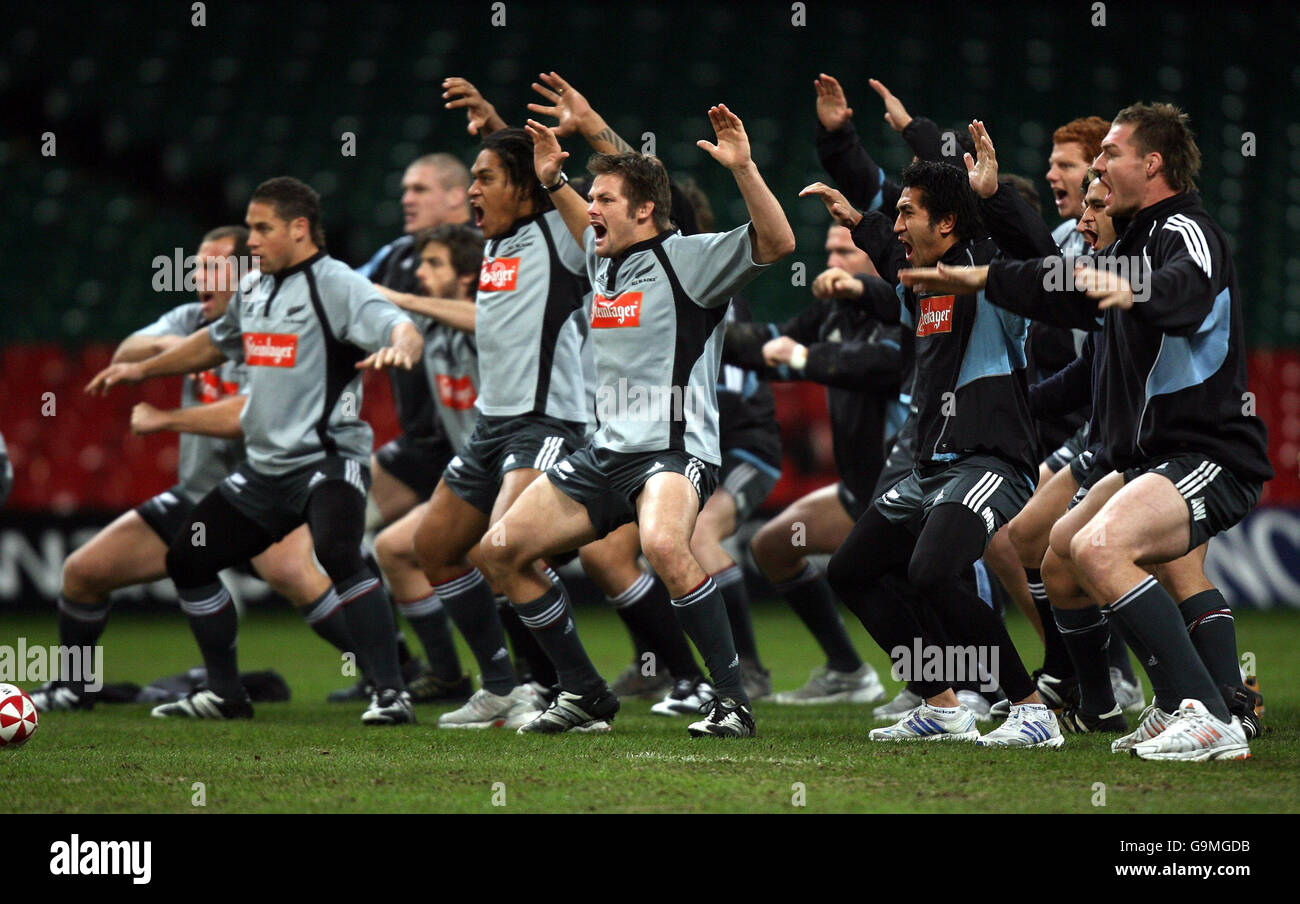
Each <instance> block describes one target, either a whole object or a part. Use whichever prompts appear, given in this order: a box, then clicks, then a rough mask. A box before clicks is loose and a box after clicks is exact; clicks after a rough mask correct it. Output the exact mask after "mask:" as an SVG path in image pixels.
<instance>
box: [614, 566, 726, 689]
mask: <svg viewBox="0 0 1300 904" xmlns="http://www.w3.org/2000/svg"><path fill="white" fill-rule="evenodd" d="M608 599H609V602H610V604H611V605H613V606H614V611H616V612H617V613H618V617H619V618H621V619H622V620H623V624H625V625H627V628H628V630H629V631H630V632H632V636H633V638H637V637H641V638H642V639H643V641H644V643H645V649H643V650H638V651H637V661H638V663H639V664H640V665H641V667H642V674H645V668H644V667H645V665H646V664H647V660H646V659H645V658H644V655H645V654H646V653H650V654H651V655H652V656H653V657H654V659H653V660H650V661H649V662H648V664H649V665H650V666H651V669H650V674H651V675H657V674H658V672H659V668H660V667H661V666H662V667H663V668H665V669H667V670H668V672H669V674H671V675H672V677H673V679H674V680H676V681H681V680H682V679H690V680H692V681H693V680H695V679H697V678H701V677H703V675H701V673H700V667H699V666H698V665H696V663H695V654H694V653H692V652H691V646H690V644H689V643H687V642H686V635H685V634H683V633H682V626H681V624H679V623H678V620H677V617H676V615H675V614H674V613H673V607H672V605H671V604H670V603H669V601H668V588H667V587H665V586H664V583H663V581H661V580H659V578H657V577H655V576H654V575H653V574H648V573H646V572H642V573H641V577H639V578H637V579H636V580H635V581H634V582H633V583H632V586H631V587H629V588H627V589H626V590H624V591H623V592H622V593H620V594H619V595H618V596H616V597H610V598H608ZM638 646H640V643H638Z"/></svg>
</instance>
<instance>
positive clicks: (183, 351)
mask: <svg viewBox="0 0 1300 904" xmlns="http://www.w3.org/2000/svg"><path fill="white" fill-rule="evenodd" d="M224 360H226V356H225V355H224V354H223V353H222V351H221V349H219V348H218V347H217V346H216V344H215V343H214V342H213V341H212V337H211V336H210V335H209V334H208V328H207V327H206V326H205V327H201V328H199V329H197V330H195V331H194V332H193V333H191V334H190V335H188V336H186V337H185V338H184V339H182V340H181V341H180V342H178V343H176V344H175V345H173V346H172V347H171V348H169V349H167V350H166V351H164V352H161V353H159V354H157V355H154V356H153V357H151V358H146V359H145V360H143V361H131V362H121V363H118V364H110V365H109V366H108V367H106V368H104V369H103V370H101V371H100V372H99V373H97V374H95V376H94V377H92V378H91V380H90V382H89V383H87V384H86V392H88V393H90V394H91V395H103V394H105V393H106V392H108V390H109V389H111V388H112V387H114V386H116V385H117V384H118V383H139V382H141V381H142V380H148V379H150V378H151V377H169V376H172V375H174V374H188V373H193V372H194V371H197V370H207V369H208V368H210V367H216V366H217V365H218V364H220V363H221V362H222V361H224Z"/></svg>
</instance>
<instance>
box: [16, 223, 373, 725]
mask: <svg viewBox="0 0 1300 904" xmlns="http://www.w3.org/2000/svg"><path fill="white" fill-rule="evenodd" d="M251 259H252V258H251V256H250V254H249V251H248V230H247V229H246V228H245V227H243V226H222V227H218V228H216V229H213V230H211V231H210V232H208V233H207V234H206V235H205V236H204V237H203V239H202V241H201V242H200V243H199V248H198V251H197V252H196V254H195V257H194V261H195V270H194V284H195V291H196V293H197V295H198V301H195V302H189V303H187V304H183V305H180V306H178V307H176V308H173V309H172V310H170V311H168V312H167V313H166V314H164V315H163V316H162V317H160V318H159V319H158V320H157V321H155V322H154V323H152V324H150V325H149V326H146V327H143V328H142V329H139V330H137V331H136V332H134V333H132V334H131V335H130V336H129V337H127V338H126V339H125V340H123V341H122V343H121V345H119V346H118V347H117V350H116V351H115V352H114V353H113V359H112V360H113V361H114V362H129V361H140V360H143V359H145V358H148V357H151V356H152V355H155V354H157V353H158V352H160V351H163V350H165V349H167V348H170V347H171V346H173V345H175V344H177V343H179V342H180V341H181V340H182V339H184V338H185V337H186V336H189V335H190V334H191V333H193V332H194V331H195V330H197V329H199V328H201V327H203V326H204V325H205V324H209V323H212V322H214V321H216V320H217V319H219V318H220V317H221V316H222V315H223V314H225V312H226V307H227V305H228V304H229V303H230V298H231V296H233V295H234V294H235V288H236V285H237V283H238V280H239V262H241V261H244V262H248V261H251ZM246 383H247V379H246V371H245V367H244V365H243V364H241V363H238V362H235V361H226V362H225V363H223V364H222V365H221V366H220V367H219V368H215V369H212V370H205V371H202V372H200V373H197V374H194V375H192V376H190V377H187V378H186V379H185V380H184V382H183V383H182V384H181V405H180V408H178V409H176V410H173V411H160V410H159V409H157V408H155V407H154V406H152V405H150V404H149V403H148V402H140V403H138V404H136V406H135V407H134V408H133V409H132V411H131V429H132V431H133V432H135V433H137V434H145V433H155V432H158V431H160V430H172V431H176V432H177V433H179V434H180V440H179V443H178V446H179V455H178V459H177V466H176V472H177V473H176V478H177V482H176V485H175V486H173V487H171V488H170V489H168V490H166V491H164V492H162V493H159V494H158V495H157V496H154V497H153V498H152V499H149V500H147V501H146V502H144V503H142V504H141V505H139V506H137V507H136V508H135V509H132V510H131V511H129V512H126V513H125V514H123V515H121V516H120V517H118V518H117V519H116V520H115V521H113V523H111V524H109V525H108V526H107V527H105V528H104V529H103V530H101V531H100V532H99V533H97V534H96V535H95V536H94V537H92V538H91V539H90V540H88V541H87V542H86V543H85V544H84V545H82V546H80V547H78V548H77V549H76V550H75V551H74V552H73V553H72V555H70V556H68V559H67V561H65V562H64V563H63V584H62V587H61V589H60V592H59V601H58V613H59V643H60V644H62V645H64V646H68V647H74V646H76V647H80V646H90V645H94V644H96V643H98V642H99V638H100V637H101V636H102V634H103V632H104V628H105V627H106V626H107V623H108V616H109V612H110V610H111V604H110V602H109V598H108V597H109V594H110V593H112V592H113V591H114V590H118V589H120V588H122V587H130V586H133V585H135V584H144V583H148V582H150V581H156V580H160V579H161V578H164V577H166V576H167V565H166V555H167V548H168V546H170V545H171V542H172V541H173V540H174V539H175V537H176V535H177V533H178V532H179V531H180V530H181V529H182V528H183V527H184V526H185V525H186V524H188V523H189V515H190V513H191V511H192V510H193V508H194V504H195V503H196V502H197V501H198V500H199V499H202V498H203V497H204V496H205V495H206V494H207V493H208V491H209V490H211V489H212V488H213V487H214V486H216V485H217V484H218V483H219V482H220V481H221V480H222V479H224V478H225V477H226V475H228V474H229V473H230V472H231V471H233V470H234V469H235V467H236V466H237V465H238V464H239V461H240V459H241V458H242V457H243V443H242V441H241V440H242V437H243V433H242V431H241V430H240V426H239V414H240V411H241V410H242V409H243V407H244V403H245V402H246V401H247V398H246V396H245V394H244V393H245V392H246V389H247V386H246ZM252 565H253V568H254V570H255V571H256V573H257V574H258V575H259V576H260V577H262V578H263V579H264V580H265V581H266V582H267V583H268V584H270V585H271V587H272V589H274V590H275V591H276V592H277V593H279V594H280V595H281V596H283V597H285V598H286V599H287V600H289V602H290V603H292V604H293V605H294V607H295V608H297V609H298V611H299V612H300V613H301V614H302V615H303V617H304V618H305V619H306V620H307V623H308V624H310V625H311V627H312V629H313V630H315V631H316V633H317V634H319V635H320V636H321V637H323V638H324V639H325V640H327V641H328V642H330V643H331V644H333V645H334V647H335V648H336V649H338V650H340V651H341V652H344V653H347V652H351V651H352V650H353V644H352V640H351V636H350V634H349V633H348V629H347V625H346V623H345V622H344V619H343V613H342V612H341V611H340V610H339V609H338V605H337V601H335V600H332V599H331V598H330V596H329V591H330V582H329V579H328V578H327V577H326V576H325V575H323V574H321V572H320V569H318V568H317V567H316V565H315V563H314V562H313V561H312V547H311V535H310V534H309V533H308V532H307V529H306V528H305V527H301V528H298V529H296V530H294V531H293V532H292V533H290V534H289V535H288V536H287V537H285V539H283V540H281V541H280V542H278V543H275V544H273V545H272V546H270V547H269V548H268V549H267V550H266V551H265V552H263V553H261V554H260V555H258V556H255V557H253V559H252ZM84 685H85V682H84V681H83V682H72V681H55V682H51V683H49V684H47V685H46V686H44V687H42V688H39V689H38V690H36V691H33V692H32V694H31V697H32V701H33V702H34V703H35V704H36V708H37V709H39V710H42V711H48V710H52V709H89V708H91V707H92V706H93V705H94V699H93V697H91V696H87V695H86V694H85V692H84Z"/></svg>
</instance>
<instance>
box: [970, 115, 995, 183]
mask: <svg viewBox="0 0 1300 904" xmlns="http://www.w3.org/2000/svg"><path fill="white" fill-rule="evenodd" d="M970 137H971V141H973V142H975V148H976V150H978V151H979V155H980V156H979V161H978V162H976V161H975V160H974V159H973V158H972V157H971V155H970V154H963V155H962V159H963V160H965V161H966V176H967V177H968V178H969V179H970V187H971V188H972V189H974V190H975V194H977V195H979V196H980V197H981V198H991V197H993V196H994V195H995V194H997V193H998V155H997V153H996V152H995V151H994V150H993V139H992V138H990V137H989V130H988V129H986V128H984V123H983V122H982V121H980V120H978V119H972V120H971V123H970Z"/></svg>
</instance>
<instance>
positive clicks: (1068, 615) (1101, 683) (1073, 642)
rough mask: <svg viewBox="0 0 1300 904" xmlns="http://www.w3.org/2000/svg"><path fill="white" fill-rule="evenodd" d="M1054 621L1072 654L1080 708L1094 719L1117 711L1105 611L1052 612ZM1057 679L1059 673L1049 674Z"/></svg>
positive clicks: (1054, 610) (1053, 610)
mask: <svg viewBox="0 0 1300 904" xmlns="http://www.w3.org/2000/svg"><path fill="white" fill-rule="evenodd" d="M1052 616H1053V618H1052V620H1053V621H1055V622H1056V626H1057V628H1058V629H1059V630H1060V633H1061V641H1062V643H1064V644H1065V647H1066V649H1067V650H1069V651H1070V659H1071V660H1072V661H1073V662H1074V674H1075V677H1076V678H1077V679H1078V681H1079V708H1080V709H1081V710H1083V711H1084V712H1086V713H1087V714H1088V715H1090V716H1104V715H1106V714H1107V713H1109V712H1110V711H1111V710H1113V709H1114V708H1115V693H1114V690H1113V689H1112V688H1111V684H1110V659H1109V657H1108V656H1107V654H1106V645H1107V643H1108V642H1109V641H1110V634H1111V631H1110V625H1109V624H1107V622H1106V619H1105V617H1103V616H1102V614H1101V609H1099V608H1098V607H1096V606H1089V607H1088V608H1086V609H1055V608H1054V609H1052ZM1049 674H1052V675H1053V677H1055V673H1049Z"/></svg>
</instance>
